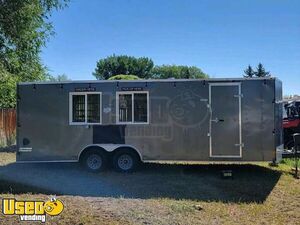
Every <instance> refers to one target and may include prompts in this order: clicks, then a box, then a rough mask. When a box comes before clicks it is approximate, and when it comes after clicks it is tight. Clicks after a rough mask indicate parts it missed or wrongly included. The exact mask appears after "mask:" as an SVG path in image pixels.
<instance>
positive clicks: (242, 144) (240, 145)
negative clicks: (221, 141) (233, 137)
mask: <svg viewBox="0 0 300 225" xmlns="http://www.w3.org/2000/svg"><path fill="white" fill-rule="evenodd" d="M234 146H236V147H242V148H243V147H244V143H241V144H234Z"/></svg>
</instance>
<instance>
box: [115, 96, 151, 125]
mask: <svg viewBox="0 0 300 225" xmlns="http://www.w3.org/2000/svg"><path fill="white" fill-rule="evenodd" d="M123 94H125V95H126V94H127V95H131V96H132V98H131V101H132V103H131V111H132V112H131V113H132V116H131V122H129V121H125V122H122V121H120V118H119V116H120V112H119V99H120V98H119V96H120V95H123ZM134 94H146V95H147V122H134ZM149 123H150V101H149V91H117V92H116V124H149Z"/></svg>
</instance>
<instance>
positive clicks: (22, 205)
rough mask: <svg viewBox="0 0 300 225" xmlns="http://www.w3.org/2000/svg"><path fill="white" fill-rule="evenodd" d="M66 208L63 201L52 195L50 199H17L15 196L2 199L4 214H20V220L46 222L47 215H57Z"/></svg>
mask: <svg viewBox="0 0 300 225" xmlns="http://www.w3.org/2000/svg"><path fill="white" fill-rule="evenodd" d="M63 209H64V205H63V203H62V201H60V200H58V199H56V198H55V197H52V198H51V199H50V200H48V201H17V200H16V199H14V198H4V199H3V200H2V213H3V214H4V215H18V216H19V217H20V221H40V222H43V223H45V222H46V215H47V214H48V215H49V216H57V215H59V214H60V213H61V212H62V211H63Z"/></svg>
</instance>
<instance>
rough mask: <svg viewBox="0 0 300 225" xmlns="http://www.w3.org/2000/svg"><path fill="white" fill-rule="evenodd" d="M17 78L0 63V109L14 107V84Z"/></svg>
mask: <svg viewBox="0 0 300 225" xmlns="http://www.w3.org/2000/svg"><path fill="white" fill-rule="evenodd" d="M17 82H18V77H17V76H14V75H13V74H10V73H9V72H7V71H6V70H5V69H4V66H3V65H2V64H1V63H0V96H1V97H0V108H14V107H15V106H16V83H17Z"/></svg>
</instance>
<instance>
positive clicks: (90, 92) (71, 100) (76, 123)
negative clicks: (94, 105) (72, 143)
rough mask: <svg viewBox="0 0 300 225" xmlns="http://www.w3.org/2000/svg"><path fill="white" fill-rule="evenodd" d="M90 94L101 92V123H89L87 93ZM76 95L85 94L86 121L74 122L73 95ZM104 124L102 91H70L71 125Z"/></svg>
mask: <svg viewBox="0 0 300 225" xmlns="http://www.w3.org/2000/svg"><path fill="white" fill-rule="evenodd" d="M88 94H99V95H100V98H99V99H100V104H99V110H100V111H99V115H100V122H99V123H89V122H87V121H88V120H87V119H88V118H87V116H88V113H87V105H88V103H87V95H88ZM74 95H84V101H85V102H84V117H85V118H84V119H85V122H73V96H74ZM99 124H102V92H99V91H86V92H70V93H69V125H99Z"/></svg>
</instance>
